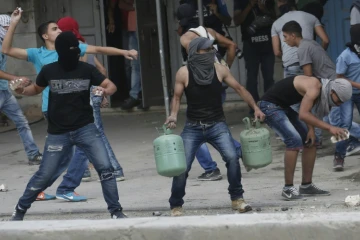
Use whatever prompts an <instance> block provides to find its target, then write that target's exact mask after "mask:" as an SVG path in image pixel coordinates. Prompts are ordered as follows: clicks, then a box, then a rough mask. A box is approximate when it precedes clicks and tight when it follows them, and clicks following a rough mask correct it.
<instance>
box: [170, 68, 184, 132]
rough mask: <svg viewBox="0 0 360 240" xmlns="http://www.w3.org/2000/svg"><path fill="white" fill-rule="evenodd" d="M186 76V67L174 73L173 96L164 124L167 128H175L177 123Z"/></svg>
mask: <svg viewBox="0 0 360 240" xmlns="http://www.w3.org/2000/svg"><path fill="white" fill-rule="evenodd" d="M187 75H188V71H187V67H186V66H184V67H181V68H180V69H179V70H178V72H177V73H176V79H175V86H174V96H173V99H172V101H171V113H170V116H168V117H167V119H166V121H165V124H167V125H168V127H169V128H175V127H176V122H177V115H178V112H179V109H180V101H181V97H182V95H183V93H184V89H185V83H186V77H187Z"/></svg>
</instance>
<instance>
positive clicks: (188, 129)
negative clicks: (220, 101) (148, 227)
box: [169, 121, 244, 208]
mask: <svg viewBox="0 0 360 240" xmlns="http://www.w3.org/2000/svg"><path fill="white" fill-rule="evenodd" d="M181 137H182V139H183V141H184V148H185V155H186V165H187V169H186V172H185V173H183V174H181V175H180V176H178V177H174V178H173V183H172V189H171V197H170V199H169V202H170V207H171V208H174V207H178V206H182V205H183V204H184V200H183V197H184V196H185V186H186V179H187V177H188V175H189V172H190V169H191V165H192V163H193V161H194V158H195V153H196V151H197V150H198V149H199V147H200V146H201V145H202V144H203V143H204V142H208V143H210V144H211V145H212V146H213V147H214V148H215V149H216V150H218V151H219V153H220V154H221V156H222V158H223V160H224V161H225V163H226V168H227V177H228V181H229V188H228V190H229V194H230V198H231V200H236V199H239V198H242V196H243V193H244V190H243V188H242V185H241V171H240V163H239V157H238V154H237V152H236V148H235V145H234V143H233V138H232V136H231V133H230V130H229V128H228V126H227V124H226V123H225V122H213V123H209V124H196V123H191V122H189V121H187V122H186V124H185V127H184V130H183V132H182V133H181Z"/></svg>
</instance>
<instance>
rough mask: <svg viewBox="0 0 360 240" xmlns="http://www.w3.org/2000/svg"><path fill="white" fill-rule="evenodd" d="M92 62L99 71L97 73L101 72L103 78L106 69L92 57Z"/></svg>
mask: <svg viewBox="0 0 360 240" xmlns="http://www.w3.org/2000/svg"><path fill="white" fill-rule="evenodd" d="M94 61H95V66H96V68H97V69H98V70H99V72H101V73H102V74H103V75H104V76H106V74H107V72H106V68H105V67H104V66H103V65H102V64H101V62H100V61H99V60H98V59H97V58H96V57H94Z"/></svg>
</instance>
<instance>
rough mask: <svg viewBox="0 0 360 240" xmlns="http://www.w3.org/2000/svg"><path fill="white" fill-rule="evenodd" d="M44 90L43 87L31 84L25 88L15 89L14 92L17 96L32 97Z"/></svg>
mask: <svg viewBox="0 0 360 240" xmlns="http://www.w3.org/2000/svg"><path fill="white" fill-rule="evenodd" d="M44 89H45V88H44V87H40V86H38V85H36V83H33V84H31V85H29V86H27V87H24V88H18V89H16V91H15V92H16V93H17V94H21V95H25V96H34V95H37V94H39V93H41V92H42V91H43V90H44Z"/></svg>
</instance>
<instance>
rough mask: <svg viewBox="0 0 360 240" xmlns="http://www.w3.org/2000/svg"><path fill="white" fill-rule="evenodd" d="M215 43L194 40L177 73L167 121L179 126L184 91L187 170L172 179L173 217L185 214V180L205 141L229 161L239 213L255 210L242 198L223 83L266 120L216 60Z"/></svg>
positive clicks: (232, 194) (234, 203)
mask: <svg viewBox="0 0 360 240" xmlns="http://www.w3.org/2000/svg"><path fill="white" fill-rule="evenodd" d="M213 44H214V42H213V40H209V39H207V38H203V37H199V38H195V39H193V40H192V41H191V42H190V44H189V49H188V52H189V57H188V65H187V66H183V67H181V68H180V69H179V71H178V72H177V74H176V81H175V89H174V97H173V99H172V107H171V115H170V116H169V117H168V118H167V119H166V122H165V124H167V125H168V127H169V128H175V127H176V122H177V114H178V112H179V108H180V101H181V97H182V94H183V93H184V92H185V94H186V99H187V105H188V108H187V111H186V115H187V122H186V124H185V127H184V130H183V132H182V134H181V136H182V139H183V140H184V147H185V155H186V163H187V170H186V172H185V173H183V174H181V175H180V176H177V177H174V178H173V184H172V189H171V197H170V199H169V202H170V208H171V215H172V216H180V215H182V211H183V209H182V205H183V204H184V200H183V197H184V196H185V186H186V179H187V177H188V173H189V171H190V169H191V165H192V162H193V161H194V158H195V153H196V151H197V150H198V148H199V147H200V145H201V144H202V143H204V142H208V143H210V144H211V145H213V146H214V147H215V148H216V149H218V150H219V152H220V154H221V155H222V157H223V160H224V161H225V162H226V168H227V177H228V182H229V188H228V189H229V194H230V198H231V204H232V208H233V209H234V210H238V211H239V212H240V213H243V212H247V211H250V210H251V209H252V208H251V206H250V205H249V204H247V203H246V202H245V201H244V198H243V193H244V190H243V189H242V185H241V171H240V164H239V156H238V154H237V152H236V148H235V145H234V143H233V138H232V136H231V133H230V130H229V128H228V126H227V124H226V122H225V116H224V111H223V108H222V100H221V95H222V88H221V85H222V82H223V81H224V82H225V83H226V84H227V85H229V86H230V87H232V88H234V90H235V91H236V92H237V93H238V94H239V95H240V96H241V97H242V99H244V101H245V102H247V103H248V104H249V105H250V106H251V107H252V108H253V109H254V112H255V118H259V119H260V120H263V119H264V118H263V117H264V114H263V113H262V112H261V111H260V109H259V108H258V107H257V105H256V103H255V101H254V99H253V98H252V97H251V95H250V93H249V92H248V91H246V89H245V88H244V87H243V86H241V85H240V84H239V83H238V82H237V81H236V80H235V79H234V77H233V76H232V75H231V73H230V70H229V68H227V67H226V66H223V65H221V64H217V63H214V57H215V51H214V49H213V47H212V45H213ZM199 63H202V64H199Z"/></svg>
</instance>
